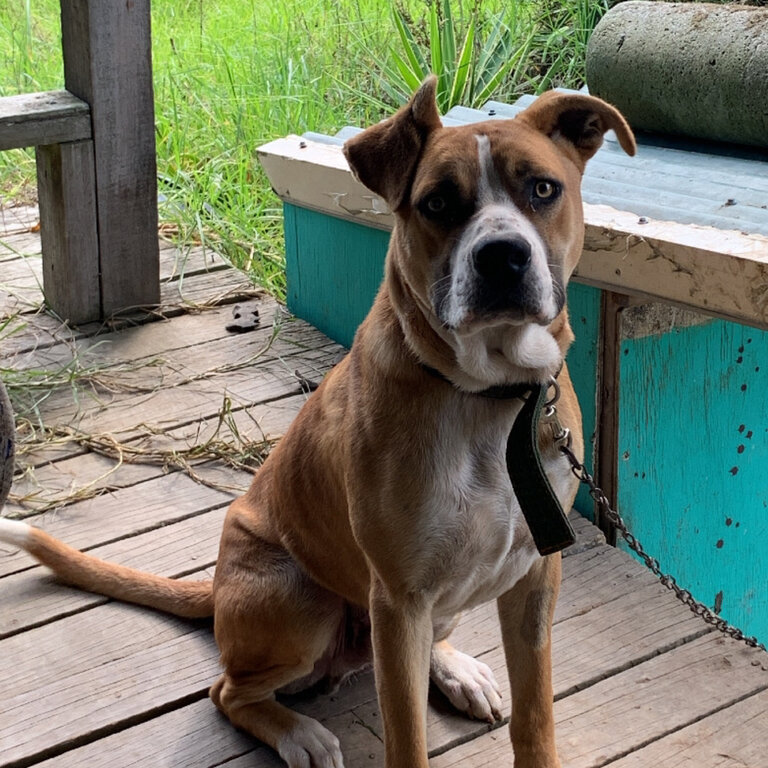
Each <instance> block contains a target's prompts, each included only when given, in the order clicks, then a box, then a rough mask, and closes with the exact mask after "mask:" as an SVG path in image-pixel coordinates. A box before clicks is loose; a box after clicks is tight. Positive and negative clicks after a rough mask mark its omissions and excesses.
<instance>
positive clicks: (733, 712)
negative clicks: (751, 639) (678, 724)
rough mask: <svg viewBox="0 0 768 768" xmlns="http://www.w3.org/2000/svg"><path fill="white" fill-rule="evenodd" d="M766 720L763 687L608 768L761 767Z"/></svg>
mask: <svg viewBox="0 0 768 768" xmlns="http://www.w3.org/2000/svg"><path fill="white" fill-rule="evenodd" d="M767 722H768V691H767V690H763V691H760V692H759V693H757V694H755V695H754V696H750V697H749V698H747V699H745V700H744V701H739V702H737V703H736V704H734V705H733V706H732V707H729V708H728V709H726V710H723V711H721V712H716V713H715V714H714V715H710V716H709V717H705V718H704V719H703V720H700V721H699V722H697V723H693V724H692V725H689V726H688V727H687V728H683V729H682V730H680V731H676V732H675V733H672V734H670V735H669V736H666V737H664V738H663V739H659V740H658V741H655V742H653V744H649V745H648V746H647V747H643V748H642V749H639V750H637V751H636V752H632V754H630V755H627V756H626V757H623V758H621V759H620V760H617V761H616V762H615V763H611V768H647V766H649V765H663V766H664V768H702V766H706V768H762V767H763V766H764V765H768V753H766V744H765V741H764V740H763V739H762V738H761V737H760V736H761V735H762V734H764V733H765V724H766V723H767ZM756 736H758V737H757V738H756Z"/></svg>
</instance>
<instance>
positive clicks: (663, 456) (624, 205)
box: [260, 98, 768, 642]
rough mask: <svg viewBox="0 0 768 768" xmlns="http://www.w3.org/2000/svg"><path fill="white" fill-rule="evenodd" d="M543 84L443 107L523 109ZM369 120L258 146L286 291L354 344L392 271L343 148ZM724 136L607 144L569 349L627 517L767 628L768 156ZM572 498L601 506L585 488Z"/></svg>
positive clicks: (764, 634)
mask: <svg viewBox="0 0 768 768" xmlns="http://www.w3.org/2000/svg"><path fill="white" fill-rule="evenodd" d="M529 100H530V99H529V98H526V99H523V100H522V102H521V103H518V104H517V105H513V106H509V105H502V104H497V103H491V104H489V105H487V106H486V108H485V110H480V111H477V110H466V109H463V108H457V109H454V110H452V111H451V112H450V113H448V115H446V117H445V118H444V120H445V123H446V124H448V125H450V124H455V123H461V122H470V121H473V120H479V119H487V118H488V112H489V111H493V112H494V113H495V114H496V116H498V117H505V116H512V115H513V114H514V113H515V112H516V111H518V110H519V109H520V108H521V107H522V106H525V104H526V103H527V102H528V101H529ZM355 130H356V129H345V130H344V131H342V132H341V134H340V135H339V137H319V136H316V135H307V136H306V137H302V138H299V137H288V138H287V139H284V140H279V141H278V142H273V143H271V144H270V145H267V146H266V147H263V148H261V150H260V155H261V158H262V161H263V163H264V165H265V168H266V169H267V172H268V174H269V176H270V180H271V182H272V184H273V187H274V188H275V189H276V190H277V191H278V193H279V194H280V196H281V197H282V198H283V200H284V201H285V202H284V212H285V239H286V268H287V278H288V305H289V307H290V309H291V310H292V311H293V312H294V313H295V314H297V315H299V316H300V317H302V318H304V319H306V320H308V321H309V322H311V323H312V324H313V325H316V326H317V327H318V328H320V329H321V330H323V331H324V332H325V333H326V334H328V335H329V336H330V337H332V338H334V339H335V340H337V341H339V342H341V343H342V344H345V345H348V344H350V343H351V340H352V337H353V335H354V332H355V329H356V328H357V325H358V324H359V322H360V321H361V320H362V318H363V317H364V316H365V314H366V312H367V310H368V308H369V307H370V304H371V302H372V300H373V296H374V294H375V292H376V290H377V288H378V286H379V283H380V281H381V278H382V268H383V261H384V255H385V253H386V248H387V243H388V239H389V232H388V228H389V226H390V224H391V218H390V215H389V213H388V211H387V210H386V207H385V206H384V204H383V203H382V202H381V201H379V200H377V199H376V198H374V197H373V196H372V195H371V194H370V193H368V192H367V191H366V190H364V189H363V188H362V187H360V186H359V185H357V183H356V182H355V181H354V180H353V179H352V177H351V174H349V171H348V168H347V167H346V162H345V161H344V159H343V156H341V152H340V147H339V145H340V144H341V142H342V140H343V139H344V138H346V137H347V136H348V135H350V134H351V133H353V132H355ZM694 150H695V151H694ZM704 150H706V152H705V151H704ZM712 151H713V148H712V147H705V148H702V147H696V148H691V147H690V146H681V145H677V146H673V147H670V146H660V145H659V143H658V142H652V141H648V142H646V143H644V144H641V148H640V152H639V154H638V158H637V159H635V160H630V159H628V158H624V157H623V155H621V154H620V152H619V151H618V149H617V148H616V147H615V146H614V144H613V142H612V141H610V140H609V141H607V142H606V146H605V147H604V149H602V150H601V151H600V152H599V153H598V155H597V157H596V158H595V160H593V162H592V164H591V166H590V169H589V170H588V173H587V175H586V176H585V182H584V199H585V216H586V219H587V227H586V233H587V234H586V240H585V252H584V255H583V257H582V262H581V265H580V267H579V270H578V272H577V275H576V278H575V281H574V282H573V283H572V284H571V286H570V289H569V299H568V304H569V311H570V314H571V323H572V325H573V328H574V331H575V333H576V342H575V344H574V346H573V348H572V350H571V352H570V353H569V356H568V364H569V367H570V369H571V372H572V376H573V379H574V384H575V386H576V389H577V393H578V395H579V399H580V402H581V406H582V410H583V412H584V417H585V418H584V422H585V438H586V439H587V441H588V446H590V447H591V450H589V449H588V453H589V456H588V464H589V466H590V467H592V468H594V469H595V471H596V474H597V477H598V481H599V482H600V484H601V485H602V486H603V487H604V488H605V489H606V490H607V491H608V493H609V495H610V496H611V498H612V499H613V500H614V501H615V503H616V504H617V506H618V508H619V510H620V511H621V513H622V514H623V515H624V517H625V519H626V521H627V523H628V525H629V527H630V530H632V531H633V533H635V535H637V537H638V538H639V539H640V540H641V541H642V542H643V544H644V545H645V547H646V549H647V550H648V551H649V552H650V553H651V554H652V555H653V556H655V557H656V558H658V559H659V561H660V563H661V565H662V567H663V568H664V569H666V570H668V571H670V572H671V573H672V574H673V575H674V576H675V577H676V578H677V579H678V581H679V582H680V584H681V585H683V586H684V587H686V588H688V589H690V590H691V591H692V592H693V594H694V595H695V596H696V597H697V598H699V599H701V600H703V601H704V602H705V603H707V604H708V605H709V606H710V607H712V608H714V609H715V610H716V611H718V612H719V613H721V615H723V616H724V617H725V618H726V619H727V620H729V621H731V622H733V623H735V624H737V625H738V626H740V627H741V628H742V629H744V630H745V631H746V632H748V633H750V634H755V635H757V636H758V637H759V638H760V639H761V640H762V641H763V642H766V641H768V558H766V557H765V555H764V553H765V552H766V551H768V333H766V332H765V330H762V329H765V328H768V238H767V237H766V236H768V162H767V161H766V158H765V157H762V158H761V157H759V156H755V155H754V154H742V153H740V152H738V151H736V150H731V151H730V154H725V155H722V154H712ZM632 163H634V165H632ZM606 202H610V203H612V205H613V206H614V207H613V208H605V207H604V204H605V203H606ZM725 202H728V203H729V204H728V205H723V203H725ZM665 219H667V220H666V221H665ZM670 219H671V221H670ZM702 312H705V313H706V314H702ZM712 315H715V316H718V317H720V318H727V320H723V319H717V320H716V319H712ZM734 320H735V321H738V322H734ZM576 506H577V508H578V510H579V511H580V512H582V514H585V515H587V516H589V517H591V516H592V515H593V505H592V500H591V499H590V497H589V495H588V494H587V493H586V492H585V491H583V492H582V493H581V494H580V495H579V498H578V500H577V505H576ZM598 522H600V521H598Z"/></svg>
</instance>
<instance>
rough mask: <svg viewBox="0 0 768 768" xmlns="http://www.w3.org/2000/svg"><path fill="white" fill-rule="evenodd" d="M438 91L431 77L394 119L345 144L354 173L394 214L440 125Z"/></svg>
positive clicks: (345, 150) (346, 154)
mask: <svg viewBox="0 0 768 768" xmlns="http://www.w3.org/2000/svg"><path fill="white" fill-rule="evenodd" d="M436 89H437V78H436V77H435V76H434V75H430V76H429V77H428V78H427V79H426V80H425V81H424V82H423V83H422V85H421V87H420V88H419V90H418V91H416V93H415V94H414V95H413V97H412V98H411V100H410V101H409V102H408V104H406V105H405V106H404V107H402V108H401V109H400V110H398V112H396V113H395V114H394V115H393V116H392V117H390V118H389V119H388V120H384V121H383V122H381V123H379V124H378V125H374V126H372V127H371V128H368V129H367V130H365V131H363V132H362V133H359V134H358V135H357V136H355V137H353V138H351V139H349V141H347V142H346V143H345V144H344V155H345V156H346V158H347V161H348V162H349V165H350V168H352V172H353V173H354V174H355V176H357V178H358V179H359V180H360V181H361V182H362V183H363V184H365V186H366V187H368V189H370V190H372V191H373V192H375V193H376V194H377V195H380V196H381V197H383V198H384V199H385V200H386V201H387V204H388V205H389V207H390V208H391V209H392V210H393V211H396V210H397V209H398V208H399V207H400V206H401V205H402V203H403V200H404V198H405V194H406V192H407V191H408V188H409V186H410V183H411V179H412V177H413V171H414V169H415V168H416V164H417V162H418V160H419V156H420V155H421V150H422V148H423V146H424V142H425V140H426V138H427V136H428V135H429V134H430V133H431V132H432V131H434V130H436V129H437V128H439V127H440V125H441V123H440V113H439V112H438V111H437V103H436V101H435V92H436Z"/></svg>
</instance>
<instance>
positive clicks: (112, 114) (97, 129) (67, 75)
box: [61, 0, 160, 316]
mask: <svg viewBox="0 0 768 768" xmlns="http://www.w3.org/2000/svg"><path fill="white" fill-rule="evenodd" d="M61 27H62V50H63V56H64V79H65V83H66V87H67V89H68V90H69V91H71V92H72V93H73V94H75V95H76V96H78V97H79V98H81V99H82V100H83V101H86V102H87V103H88V104H89V105H90V108H91V119H92V124H93V145H94V161H95V173H96V207H97V216H98V235H99V271H100V276H101V312H102V314H103V315H104V316H110V315H112V314H114V313H117V312H121V311H124V310H129V309H131V308H135V307H142V306H147V305H155V304H157V303H158V302H159V300H160V282H159V255H158V238H157V178H156V159H155V125H154V104H153V91H152V60H151V47H150V2H149V0H131V2H126V3H111V2H107V3H105V2H99V1H98V0H61Z"/></svg>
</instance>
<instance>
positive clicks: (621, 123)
mask: <svg viewBox="0 0 768 768" xmlns="http://www.w3.org/2000/svg"><path fill="white" fill-rule="evenodd" d="M517 119H518V120H522V121H523V122H524V123H527V124H528V125H530V126H531V127H532V128H535V129H536V130H538V131H541V132H542V133H544V134H546V135H547V136H549V137H550V138H551V139H552V140H553V141H554V142H556V143H560V142H565V143H566V144H567V145H569V146H572V147H573V148H575V149H576V152H577V158H580V160H581V162H580V168H581V170H583V169H584V166H585V165H586V163H587V160H589V158H590V157H592V155H594V154H595V152H597V150H598V149H600V145H601V144H602V143H603V136H604V134H605V133H606V131H608V130H611V129H613V130H614V131H615V132H616V137H617V138H618V140H619V144H621V148H622V149H623V150H624V151H625V152H626V153H627V154H628V155H634V154H635V151H636V149H637V147H636V144H635V137H634V135H633V133H632V129H631V128H630V127H629V125H628V124H627V121H626V120H625V119H624V117H623V116H622V114H621V112H619V110H618V109H616V108H615V107H612V106H611V105H610V104H608V103H607V102H605V101H603V100H602V99H598V98H595V97H594V96H587V95H586V94H584V93H574V94H568V93H558V92H557V91H548V92H547V93H544V94H542V95H541V96H539V98H538V99H536V101H534V102H533V104H531V106H530V107H528V109H526V110H524V111H523V112H521V113H520V114H519V115H518V116H517Z"/></svg>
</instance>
